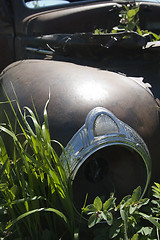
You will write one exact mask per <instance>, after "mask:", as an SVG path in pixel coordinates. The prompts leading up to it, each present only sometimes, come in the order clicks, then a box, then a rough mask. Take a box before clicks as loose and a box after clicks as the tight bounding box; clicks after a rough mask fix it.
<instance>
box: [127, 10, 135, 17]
mask: <svg viewBox="0 0 160 240" xmlns="http://www.w3.org/2000/svg"><path fill="white" fill-rule="evenodd" d="M136 14H137V12H136V10H135V9H130V10H129V11H128V12H127V16H128V17H129V18H133V17H134V16H135V15H136Z"/></svg>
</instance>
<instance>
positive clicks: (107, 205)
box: [103, 197, 116, 210]
mask: <svg viewBox="0 0 160 240" xmlns="http://www.w3.org/2000/svg"><path fill="white" fill-rule="evenodd" d="M115 200H116V198H113V197H111V198H109V199H108V200H107V201H105V203H104V204H103V210H108V209H110V208H112V207H113V204H114V202H115Z"/></svg>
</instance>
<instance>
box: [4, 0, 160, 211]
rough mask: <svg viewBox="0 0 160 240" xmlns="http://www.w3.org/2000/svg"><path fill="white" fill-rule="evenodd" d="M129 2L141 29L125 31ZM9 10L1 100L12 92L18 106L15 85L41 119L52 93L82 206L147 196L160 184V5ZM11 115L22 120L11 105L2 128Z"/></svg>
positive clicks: (9, 2) (14, 6)
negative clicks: (101, 199) (138, 191)
mask: <svg viewBox="0 0 160 240" xmlns="http://www.w3.org/2000/svg"><path fill="white" fill-rule="evenodd" d="M28 2H29V1H28ZM34 2H35V1H32V4H33V3H34ZM51 2H52V1H51ZM124 4H125V5H126V6H127V4H130V7H132V5H133V6H134V7H135V6H136V7H137V8H138V23H137V22H136V23H135V22H134V18H132V24H133V25H134V27H133V29H131V30H130V29H127V27H130V26H128V25H127V23H126V25H125V23H124V29H122V30H123V31H120V28H119V27H117V28H119V29H118V30H116V29H117V28H116V26H119V25H120V24H122V23H120V12H121V11H122V9H124ZM0 10H1V21H0V48H1V55H0V68H1V71H2V70H3V71H2V73H1V79H0V81H1V89H0V102H3V101H5V100H6V97H5V93H4V91H3V88H4V89H5V90H6V92H7V94H8V96H9V98H10V99H11V100H12V99H14V97H15V96H14V92H13V88H12V86H13V87H14V90H15V92H16V94H17V97H18V100H19V103H20V105H21V107H22V108H23V106H29V107H32V100H31V97H32V98H33V101H34V104H35V106H36V109H37V112H38V115H39V116H40V117H41V115H42V109H43V108H44V104H45V102H46V101H47V99H48V95H49V92H50V103H49V106H48V118H49V126H50V131H51V137H52V138H53V139H56V140H58V141H59V142H61V143H62V144H63V146H64V147H65V149H66V152H67V153H68V152H69V161H70V167H71V178H72V180H73V191H74V193H75V204H76V205H77V207H79V206H82V204H83V202H84V198H85V195H86V193H89V199H88V201H91V200H93V199H94V197H95V196H97V195H106V197H108V196H109V194H110V193H111V192H114V193H115V194H116V196H117V197H119V199H121V198H122V197H123V196H124V195H126V194H130V193H131V192H132V191H133V189H135V188H136V187H137V186H138V185H140V186H141V187H142V189H143V194H144V193H145V191H146V189H147V186H148V184H149V181H150V180H151V183H153V182H154V181H158V180H159V176H160V160H159V156H160V122H159V120H160V119H159V111H160V110H159V109H160V105H159V100H158V99H159V98H160V80H159V77H160V67H159V65H160V62H159V56H160V42H159V41H158V34H160V19H159V12H160V4H159V3H158V2H150V1H147V2H145V1H134V2H124V1H118V0H117V1H95V0H93V1H92V0H88V1H87V0H86V1H73V0H71V1H60V2H59V4H57V3H56V4H54V1H53V5H52V4H51V5H50V6H40V7H38V6H37V7H36V8H31V7H29V3H28V7H27V3H25V2H24V1H23V0H19V1H13V0H1V1H0ZM121 20H122V19H121ZM136 24H138V26H137V25H136ZM135 28H136V29H139V32H137V31H135ZM97 29H98V31H96V30H97ZM106 29H107V32H106V31H104V30H106ZM140 29H142V30H146V31H147V32H145V33H144V34H143V32H142V31H141V32H140ZM112 30H115V31H112ZM97 32H99V33H97ZM153 38H154V40H156V41H152V40H153ZM11 83H12V86H11ZM2 86H3V88H2ZM4 111H5V112H7V113H8V116H9V117H10V118H11V119H12V121H13V122H14V118H13V117H12V112H11V109H10V106H9V105H7V104H5V105H2V104H1V106H0V122H1V123H3V122H6V121H7V120H6V115H5V114H4ZM5 139H7V137H6V136H5V137H4V141H5ZM6 142H8V139H7V140H6ZM6 145H7V143H6ZM55 147H56V146H55ZM10 149H11V145H10ZM56 150H57V152H58V153H59V155H60V154H61V152H59V149H56ZM61 159H62V161H63V155H61Z"/></svg>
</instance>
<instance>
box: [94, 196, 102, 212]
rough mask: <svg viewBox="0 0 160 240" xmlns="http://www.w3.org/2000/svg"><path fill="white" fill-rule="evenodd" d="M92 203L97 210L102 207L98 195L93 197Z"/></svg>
mask: <svg viewBox="0 0 160 240" xmlns="http://www.w3.org/2000/svg"><path fill="white" fill-rule="evenodd" d="M93 204H94V207H95V208H96V209H97V211H100V210H101V209H102V201H101V199H100V198H99V197H96V198H95V199H94V202H93Z"/></svg>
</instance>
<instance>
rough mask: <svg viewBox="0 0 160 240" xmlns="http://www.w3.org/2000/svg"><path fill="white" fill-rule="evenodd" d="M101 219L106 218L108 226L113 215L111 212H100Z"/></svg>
mask: <svg viewBox="0 0 160 240" xmlns="http://www.w3.org/2000/svg"><path fill="white" fill-rule="evenodd" d="M102 216H103V219H104V220H106V222H107V223H108V225H109V226H111V225H112V223H113V215H112V213H111V212H107V211H104V212H102Z"/></svg>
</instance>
